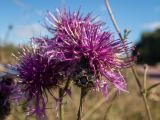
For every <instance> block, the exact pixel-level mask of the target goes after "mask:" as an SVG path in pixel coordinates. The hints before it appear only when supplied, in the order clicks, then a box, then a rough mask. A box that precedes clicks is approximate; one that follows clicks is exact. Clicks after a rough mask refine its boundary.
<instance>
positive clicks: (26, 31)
mask: <svg viewBox="0 0 160 120" xmlns="http://www.w3.org/2000/svg"><path fill="white" fill-rule="evenodd" d="M47 34H48V32H47V30H46V29H45V28H44V27H42V26H41V25H40V24H30V25H21V26H17V27H15V29H14V35H15V36H16V37H18V38H23V39H26V38H27V39H28V38H31V37H33V36H34V37H36V36H44V35H47Z"/></svg>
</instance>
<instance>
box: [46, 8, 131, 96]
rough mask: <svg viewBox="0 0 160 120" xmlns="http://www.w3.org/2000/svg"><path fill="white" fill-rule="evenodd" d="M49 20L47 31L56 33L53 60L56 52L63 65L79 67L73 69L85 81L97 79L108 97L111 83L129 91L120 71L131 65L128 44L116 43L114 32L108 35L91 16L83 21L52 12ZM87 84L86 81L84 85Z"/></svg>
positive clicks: (99, 86) (50, 51)
mask: <svg viewBox="0 0 160 120" xmlns="http://www.w3.org/2000/svg"><path fill="white" fill-rule="evenodd" d="M46 19H47V21H48V22H49V24H50V26H49V25H48V26H47V29H48V30H49V31H50V32H51V33H53V35H54V40H53V42H54V45H56V48H55V47H54V46H53V47H52V45H51V46H50V45H48V48H52V49H48V51H47V52H46V53H48V55H49V56H50V59H52V56H54V54H55V53H54V52H55V51H54V50H55V49H56V51H57V53H59V55H60V56H61V60H62V61H72V63H75V64H76V65H73V70H72V73H76V74H77V75H79V74H82V77H83V78H84V77H85V76H86V75H88V76H90V75H92V76H93V77H90V78H91V79H94V80H92V81H94V82H93V84H94V86H96V87H97V89H98V90H99V91H102V92H103V93H104V94H105V95H106V93H107V87H108V82H110V83H112V84H113V85H114V86H115V87H116V88H117V90H118V91H126V85H127V84H126V82H125V80H124V77H123V76H122V75H121V73H120V69H122V68H125V67H128V66H129V65H130V61H127V60H125V56H124V49H127V50H129V49H128V46H127V44H126V42H125V41H124V43H122V42H121V41H120V40H115V39H114V36H113V34H112V33H111V32H109V31H107V32H104V31H103V30H102V28H103V25H104V24H103V22H99V21H98V22H97V21H95V19H92V18H91V15H90V14H88V15H87V16H85V17H83V16H82V15H80V13H79V12H77V13H76V12H73V13H71V12H68V13H67V11H66V10H64V11H63V12H61V11H59V10H58V12H57V14H56V15H53V14H52V13H51V12H48V17H47V18H46ZM53 51H54V52H53ZM81 61H84V62H83V63H82V62H81ZM77 64H78V65H77ZM82 64H85V65H87V66H85V67H84V66H83V65H82ZM78 68H80V69H81V70H79V71H80V72H79V73H78V72H74V71H77V69H78ZM74 76H75V75H74ZM74 78H77V77H74ZM86 79H87V77H86ZM76 81H77V80H76ZM84 81H85V80H84V79H83V81H82V82H84ZM78 82H79V81H78Z"/></svg>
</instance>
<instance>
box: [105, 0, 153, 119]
mask: <svg viewBox="0 0 160 120" xmlns="http://www.w3.org/2000/svg"><path fill="white" fill-rule="evenodd" d="M105 3H106V7H107V10H108V12H109V14H110V17H111V20H112V22H113V25H114V27H115V29H116V31H117V33H118V35H119V37H120V39H121V41H122V43H123V42H124V38H123V37H122V34H121V32H120V29H119V27H118V25H117V22H116V20H115V18H114V15H113V13H112V9H111V7H110V4H109V0H105ZM125 53H126V55H127V58H129V54H128V52H127V49H126V48H125ZM131 70H132V72H133V75H134V77H135V80H136V83H137V85H138V87H139V90H140V93H141V92H142V91H143V87H142V85H141V83H140V78H139V76H138V75H137V72H136V70H135V69H134V67H133V66H131ZM145 94H146V93H145ZM142 98H143V101H144V103H145V108H146V111H147V115H148V119H149V120H152V117H151V112H150V109H149V105H148V102H147V99H146V97H145V95H144V94H142Z"/></svg>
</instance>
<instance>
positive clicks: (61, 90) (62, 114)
mask: <svg viewBox="0 0 160 120" xmlns="http://www.w3.org/2000/svg"><path fill="white" fill-rule="evenodd" d="M59 102H60V103H59V120H64V108H63V89H62V88H59Z"/></svg>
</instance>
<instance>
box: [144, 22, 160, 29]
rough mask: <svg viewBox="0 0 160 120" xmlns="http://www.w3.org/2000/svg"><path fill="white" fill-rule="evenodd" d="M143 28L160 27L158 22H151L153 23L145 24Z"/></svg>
mask: <svg viewBox="0 0 160 120" xmlns="http://www.w3.org/2000/svg"><path fill="white" fill-rule="evenodd" d="M143 28H144V29H147V30H156V29H158V28H160V22H153V23H149V24H145V25H144V26H143Z"/></svg>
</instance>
